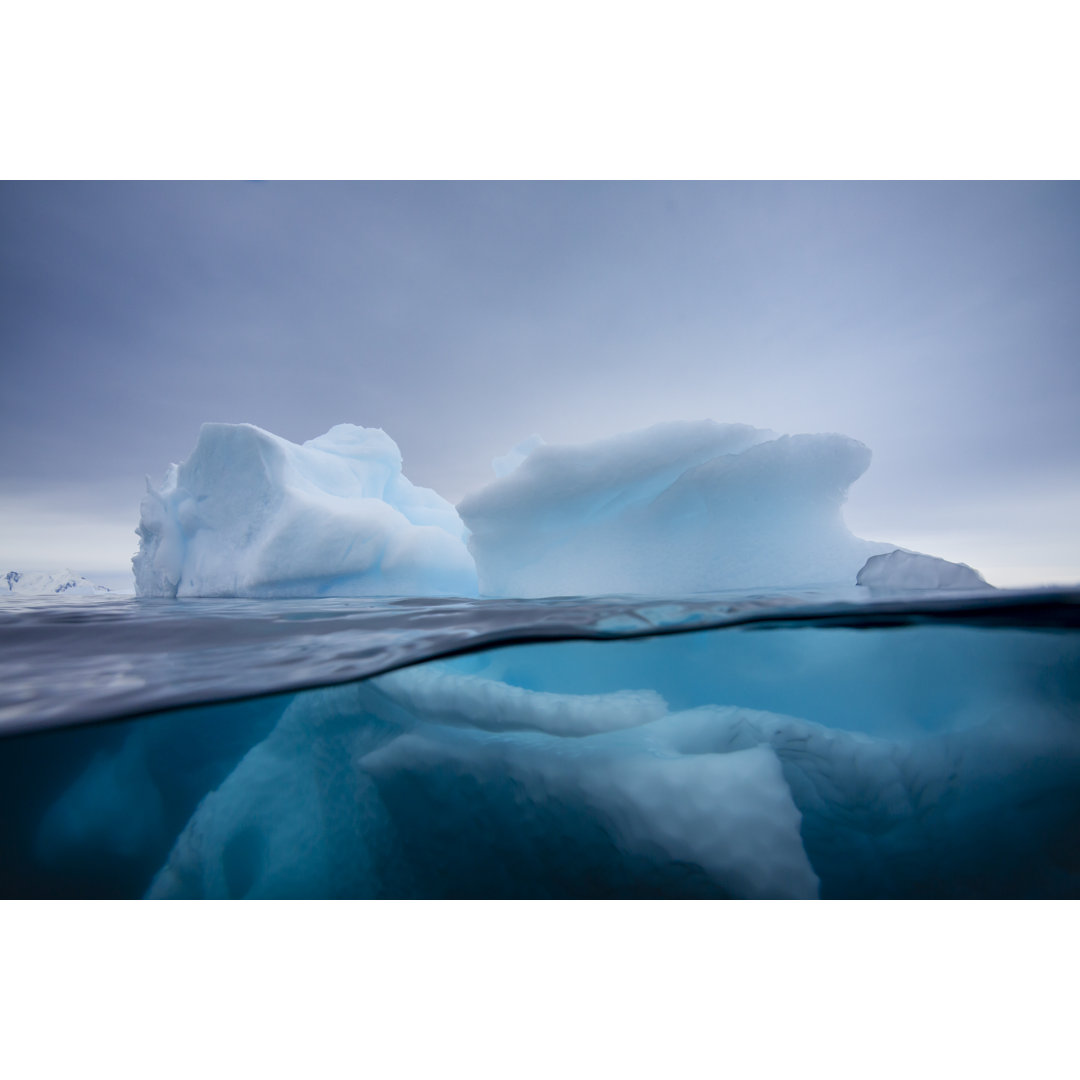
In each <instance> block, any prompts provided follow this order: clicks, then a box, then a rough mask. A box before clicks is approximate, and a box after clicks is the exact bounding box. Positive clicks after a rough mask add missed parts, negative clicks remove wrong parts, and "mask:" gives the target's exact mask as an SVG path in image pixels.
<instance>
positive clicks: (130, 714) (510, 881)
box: [0, 590, 1080, 898]
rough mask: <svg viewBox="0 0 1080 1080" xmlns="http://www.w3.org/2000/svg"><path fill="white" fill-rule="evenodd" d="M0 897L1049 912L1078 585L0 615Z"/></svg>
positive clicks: (53, 603) (1079, 844) (1079, 644)
mask: <svg viewBox="0 0 1080 1080" xmlns="http://www.w3.org/2000/svg"><path fill="white" fill-rule="evenodd" d="M0 735H2V737H0V894H2V895H4V896H24V897H29V896H95V897H97V896H102V897H104V896H143V895H150V896H160V897H226V896H229V897H276V896H284V897H289V896H315V897H322V896H325V897H337V896H376V897H499V898H502V897H604V898H608V897H664V898H684V897H685V898H697V897H716V898H726V897H733V898H734V897H808V898H809V897H816V896H821V897H826V898H836V897H852V898H856V897H858V898H863V897H928V898H929V897H1030V898H1036V897H1075V896H1077V895H1078V894H1080V593H1076V592H1063V591H1027V592H1008V593H1004V592H1003V593H994V594H984V595H981V596H944V597H943V596H942V595H941V594H939V595H936V596H930V595H928V596H911V595H909V596H906V597H892V598H882V597H874V596H872V595H870V596H868V595H867V594H866V593H865V591H864V590H852V591H850V592H847V593H843V594H830V595H825V594H801V595H798V596H779V595H771V596H718V597H714V598H711V599H708V600H702V599H694V600H681V599H674V600H668V601H656V600H649V601H642V600H634V599H619V598H603V599H597V600H580V599H564V600H545V601H434V602H431V601H423V600H389V601H355V600H339V601H328V600H323V601H180V602H167V601H152V602H147V601H137V600H133V599H129V600H114V599H101V598H97V597H94V598H87V599H68V600H62V599H61V600H56V599H52V598H50V599H48V600H41V601H14V600H9V601H7V602H5V603H4V604H3V605H2V606H0Z"/></svg>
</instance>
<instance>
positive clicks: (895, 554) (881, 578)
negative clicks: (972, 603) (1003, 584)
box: [855, 548, 994, 591]
mask: <svg viewBox="0 0 1080 1080" xmlns="http://www.w3.org/2000/svg"><path fill="white" fill-rule="evenodd" d="M855 584H856V585H866V586H868V587H869V588H872V589H889V590H891V591H895V590H896V589H992V588H993V587H994V586H993V585H990V584H989V583H988V582H987V580H986V579H985V578H984V577H983V576H982V574H980V573H979V571H978V570H975V569H973V568H972V567H970V566H968V564H967V563H954V562H949V561H948V560H947V559H938V558H936V557H935V556H933V555H920V554H919V553H918V552H916V551H903V550H901V549H899V548H898V549H897V550H896V551H890V552H889V553H888V554H887V555H873V556H871V557H870V558H869V559H867V560H866V565H865V566H864V567H863V568H862V569H861V570H860V571H859V573H858V576H857V577H856V578H855Z"/></svg>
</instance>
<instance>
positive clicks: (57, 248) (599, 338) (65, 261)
mask: <svg viewBox="0 0 1080 1080" xmlns="http://www.w3.org/2000/svg"><path fill="white" fill-rule="evenodd" d="M0 260H2V266H0V356H2V363H3V368H2V376H3V393H2V395H0V402H2V405H0V410H2V412H0V440H2V453H0V522H2V525H0V570H6V569H9V568H10V569H27V570H29V569H55V568H59V567H61V566H70V567H71V568H72V569H74V570H77V571H80V572H83V573H86V574H87V575H88V576H91V577H95V576H96V577H97V578H98V579H99V580H105V583H107V584H108V583H115V582H117V581H119V580H120V579H121V578H124V577H127V576H128V570H127V567H128V560H129V559H130V556H131V554H132V553H133V551H134V550H135V548H136V546H137V541H136V539H135V537H134V535H133V532H132V530H133V529H134V527H135V525H136V523H137V521H138V503H139V499H140V496H141V493H142V491H143V489H144V486H145V481H144V479H143V478H144V476H145V474H147V473H149V474H150V475H151V476H152V477H153V478H154V480H155V481H158V480H160V479H161V476H162V474H163V472H164V470H165V468H166V466H167V465H168V464H169V463H170V462H172V461H179V460H181V459H183V458H184V457H186V456H187V455H188V454H189V453H190V451H191V449H192V447H193V446H194V443H195V439H196V436H197V434H198V429H199V425H200V424H201V423H202V422H203V421H206V420H216V421H230V422H240V421H247V422H250V423H254V424H258V425H259V426H261V427H264V428H267V429H268V430H270V431H273V432H275V433H277V434H279V435H283V436H285V437H287V438H289V439H292V440H295V441H303V440H305V439H308V438H311V437H313V436H315V435H318V434H320V433H321V432H323V431H325V430H326V429H327V428H329V427H330V426H331V425H333V424H336V423H341V422H345V421H348V422H352V423H358V424H363V425H366V426H375V427H382V428H384V429H385V430H386V431H387V432H388V433H389V434H390V435H391V436H392V437H393V438H394V439H395V440H396V441H397V443H398V445H399V446H400V447H401V450H402V453H403V455H404V459H405V471H406V474H407V475H408V476H409V478H410V479H411V480H413V481H414V482H417V483H421V484H424V485H427V486H430V487H433V488H435V489H436V490H437V491H439V492H440V493H442V494H443V495H445V496H446V497H447V498H449V499H451V500H453V501H457V500H458V499H459V498H460V497H461V496H462V495H464V494H465V493H466V492H467V491H470V490H472V489H474V488H476V487H478V486H480V485H482V484H484V483H485V482H487V481H488V479H490V477H491V475H492V474H491V470H490V461H491V458H492V457H494V456H495V455H497V454H501V453H504V452H505V451H506V450H507V449H509V448H510V447H511V446H512V445H514V444H515V443H517V442H519V441H520V440H521V439H523V438H525V437H526V436H528V435H530V434H532V433H533V432H537V433H539V434H540V435H542V436H543V437H544V438H545V439H547V440H548V441H549V442H582V441H588V440H591V439H594V438H597V437H601V436H605V435H610V434H613V433H615V432H618V431H625V430H631V429H634V428H639V427H644V426H646V425H649V424H652V423H656V422H657V421H661V420H670V419H698V418H702V417H711V418H712V419H715V420H720V421H738V422H744V423H751V424H756V425H759V426H762V427H771V428H774V429H776V430H778V431H782V432H792V433H794V432H825V431H839V432H843V433H845V434H848V435H852V436H854V437H855V438H858V439H861V440H862V441H863V442H865V443H866V444H867V445H869V446H870V447H871V449H872V450H873V451H874V462H873V464H872V465H871V467H870V471H869V472H868V473H867V474H866V476H864V477H863V479H861V480H860V481H859V482H858V483H857V484H856V485H855V486H854V488H853V489H852V493H851V498H850V501H849V504H848V508H847V520H848V523H849V525H850V526H851V527H852V529H853V531H855V532H856V533H858V534H859V535H862V536H866V537H869V538H871V539H882V540H891V541H894V542H897V543H900V544H904V545H906V546H911V547H916V548H919V549H921V550H925V551H929V552H931V553H934V554H940V555H944V556H946V557H949V558H954V559H961V560H963V561H967V562H970V563H971V564H973V565H975V566H976V567H978V568H979V569H981V570H983V572H984V573H985V574H986V576H987V577H988V578H989V579H990V580H991V581H993V582H995V583H997V584H1006V585H1007V584H1022V583H1038V582H1050V581H1059V582H1060V581H1080V542H1078V541H1077V537H1080V422H1078V418H1080V345H1078V343H1080V290H1078V284H1080V185H1077V184H1065V183H1056V184H1031V183H1018V184H1005V183H956V184H941V183H933V184H910V183H903V184H880V183H873V184H853V183H839V184H819V183H809V184H772V183H769V184H711V183H708V184H707V183H675V184H660V183H643V184H634V183H612V184H595V183H591V184H590V183H583V184H563V183H546V184H505V183H495V184H487V183H476V184H457V183H453V184H440V183H400V184H398V183H356V184H345V183H330V184H307V183H295V184H290V183H267V184H264V183H223V184H218V183H208V184H195V183H182V184H162V183H50V184H44V183H43V184H37V183H6V184H2V185H0ZM106 579H107V580H106Z"/></svg>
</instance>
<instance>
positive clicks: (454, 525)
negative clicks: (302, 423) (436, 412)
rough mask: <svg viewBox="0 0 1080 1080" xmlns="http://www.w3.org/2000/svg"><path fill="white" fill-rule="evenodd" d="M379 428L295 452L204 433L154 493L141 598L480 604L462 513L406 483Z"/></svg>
mask: <svg viewBox="0 0 1080 1080" xmlns="http://www.w3.org/2000/svg"><path fill="white" fill-rule="evenodd" d="M401 466H402V463H401V453H400V451H399V450H398V447H397V445H396V444H395V443H394V441H393V439H391V438H390V436H388V435H387V434H386V433H385V432H384V431H382V430H381V429H379V428H363V427H357V426H355V425H353V424H339V425H337V426H336V427H334V428H331V429H330V431H328V432H327V433H326V434H325V435H320V436H319V437H318V438H316V439H311V440H309V441H308V442H305V443H303V444H302V445H299V446H298V445H296V444H295V443H291V442H289V441H288V440H286V439H282V438H279V437H278V436H276V435H272V434H270V433H269V432H267V431H263V430H262V429H261V428H258V427H255V426H254V425H252V424H204V425H203V427H202V430H201V431H200V433H199V439H198V442H197V444H196V446H195V450H194V452H193V453H192V454H191V456H190V457H189V458H188V459H187V460H186V461H184V462H183V463H182V464H180V465H174V466H172V467H171V468H170V469H169V472H168V474H167V475H166V478H165V482H164V483H163V485H162V486H161V487H160V488H159V489H157V490H155V489H154V488H153V487H152V486H151V485H150V483H149V481H148V482H147V489H148V490H147V494H146V495H145V496H144V498H143V501H142V508H141V511H142V512H141V520H140V523H139V527H138V529H137V532H138V535H139V553H138V554H137V555H136V556H135V558H134V559H133V560H132V565H133V567H134V570H135V589H136V592H137V594H138V595H140V596H167V597H174V596H179V597H183V596H246V597H272V596H273V597H289V596H308V597H311V596H377V595H382V596H386V595H398V596H415V595H424V596H475V595H476V572H475V568H474V566H473V561H472V558H471V557H470V555H469V552H468V551H467V550H466V547H465V540H464V527H463V526H462V523H461V519H460V518H459V517H458V515H457V512H456V511H455V510H454V507H453V506H452V505H451V504H450V503H448V502H447V501H446V500H445V499H443V498H441V497H440V496H439V495H437V494H436V493H435V492H434V491H431V490H429V489H428V488H422V487H416V486H415V485H413V484H412V483H410V482H409V480H408V479H406V477H405V476H404V475H403V474H402V471H401Z"/></svg>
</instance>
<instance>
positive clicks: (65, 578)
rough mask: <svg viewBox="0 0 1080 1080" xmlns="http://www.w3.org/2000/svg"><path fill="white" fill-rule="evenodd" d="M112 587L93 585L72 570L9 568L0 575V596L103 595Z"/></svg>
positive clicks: (110, 590)
mask: <svg viewBox="0 0 1080 1080" xmlns="http://www.w3.org/2000/svg"><path fill="white" fill-rule="evenodd" d="M111 592H112V589H107V588H105V586H104V585H95V584H94V583H93V582H92V581H88V580H87V579H86V578H84V577H83V576H82V574H76V573H75V572H74V571H73V570H55V571H53V572H51V573H50V572H48V571H43V572H39V573H26V572H25V571H20V570H9V571H8V572H7V573H6V574H4V575H3V577H0V596H10V595H15V596H47V595H51V594H54V593H57V594H61V595H64V596H104V595H106V594H107V593H111Z"/></svg>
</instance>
